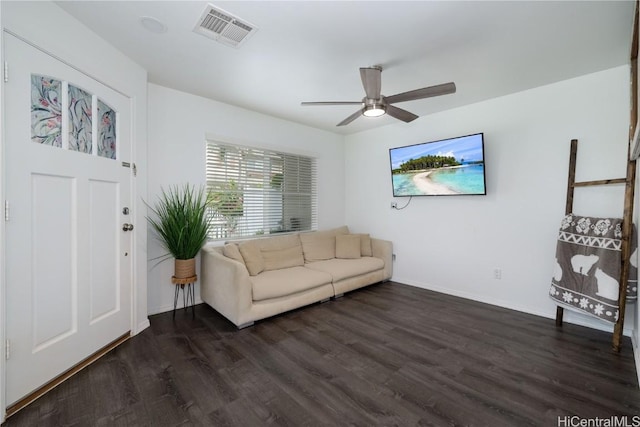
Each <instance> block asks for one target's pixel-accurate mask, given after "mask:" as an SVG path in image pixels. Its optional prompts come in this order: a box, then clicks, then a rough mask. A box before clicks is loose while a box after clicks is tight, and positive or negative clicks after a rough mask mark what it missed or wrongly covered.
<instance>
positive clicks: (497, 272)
mask: <svg viewBox="0 0 640 427" xmlns="http://www.w3.org/2000/svg"><path fill="white" fill-rule="evenodd" d="M493 278H494V279H496V280H500V279H502V270H501V269H500V268H496V269H494V270H493Z"/></svg>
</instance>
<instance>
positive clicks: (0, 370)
mask: <svg viewBox="0 0 640 427" xmlns="http://www.w3.org/2000/svg"><path fill="white" fill-rule="evenodd" d="M0 6H2V5H0ZM53 6H54V7H56V8H57V6H55V5H53ZM4 17H6V13H4V16H3V7H0V22H2V25H0V43H2V46H1V48H0V76H1V77H0V195H1V196H2V197H1V198H0V200H1V202H2V204H3V207H2V210H4V203H5V202H4V201H5V200H6V188H5V185H6V183H5V175H4V174H5V167H4V164H5V161H6V160H7V159H6V156H5V144H6V135H5V129H4V112H5V102H6V100H5V96H4V93H5V88H4V85H5V83H4V72H2V71H3V70H4V63H5V62H4V61H5V52H4V40H5V34H11V35H12V36H14V37H17V38H18V39H20V40H21V41H23V42H25V43H27V44H28V45H30V46H32V47H34V48H36V49H38V50H40V51H41V52H43V53H45V54H47V55H49V56H51V57H53V58H55V59H56V60H58V61H60V62H62V63H64V64H66V65H68V66H70V67H72V68H74V69H76V70H77V71H79V72H81V73H83V74H85V75H87V76H88V77H90V78H92V79H94V80H96V81H98V82H100V83H102V84H104V85H105V86H107V87H109V88H110V89H112V90H114V91H116V92H118V93H120V94H122V95H123V96H125V97H126V98H128V99H129V102H130V106H131V130H130V133H131V134H130V139H131V163H132V165H135V166H136V169H137V176H136V177H134V176H133V174H131V176H130V179H131V200H132V210H134V211H133V213H134V215H133V218H132V219H133V220H134V224H136V225H137V226H136V227H135V228H134V230H133V236H132V243H131V245H132V247H131V257H132V258H131V262H132V265H131V270H132V271H131V295H130V297H131V324H130V330H131V335H132V336H133V335H136V334H138V333H139V332H141V331H143V330H144V329H146V328H147V327H148V326H149V320H148V317H147V265H146V254H147V250H146V248H147V227H146V205H145V204H144V201H143V200H144V199H146V195H147V177H146V162H147V158H146V134H147V130H146V105H147V104H146V95H147V87H146V85H147V82H146V73H145V78H144V89H142V87H141V85H138V87H134V88H129V90H128V91H127V90H124V91H123V90H121V89H119V88H116V87H114V85H112V84H109V83H108V82H105V79H104V78H100V77H99V76H97V75H96V73H94V72H92V70H91V69H89V68H87V67H88V65H87V64H86V63H81V61H80V60H78V61H74V60H73V58H71V59H69V60H67V59H65V58H63V57H61V56H59V55H56V54H55V53H54V52H56V51H57V50H58V46H57V45H56V42H55V41H53V42H48V41H47V40H46V34H26V35H24V36H23V35H21V34H19V33H18V32H16V31H13V30H11V29H8V28H7V26H6V23H5V22H4V20H3V18H4ZM65 19H70V18H68V17H65ZM18 27H19V24H18ZM26 31H27V32H28V30H26ZM20 33H22V31H20ZM93 36H94V37H97V36H95V35H93ZM100 40H101V39H100ZM47 44H48V45H47ZM114 51H115V49H114ZM87 61H90V59H89V60H87ZM74 62H77V64H76V63H74ZM125 68H126V67H125ZM125 72H126V70H125ZM10 75H11V74H10V64H9V78H10ZM136 89H138V90H136ZM127 92H130V93H127ZM5 228H6V224H5V221H4V220H0V252H1V255H0V319H4V318H5V315H6V304H7V301H6V276H5V268H4V267H5V264H6V260H5V254H6V249H7V248H6V231H5ZM5 323H6V322H4V321H2V320H0V348H1V349H2V352H1V353H0V408H2V412H1V416H0V422H4V421H5V418H6V408H7V402H6V392H5V390H6V384H5V382H6V381H5V380H6V375H5V373H6V360H5V357H4V356H5V354H4V353H5V351H6V347H5V344H6V325H5ZM105 344H107V343H105Z"/></svg>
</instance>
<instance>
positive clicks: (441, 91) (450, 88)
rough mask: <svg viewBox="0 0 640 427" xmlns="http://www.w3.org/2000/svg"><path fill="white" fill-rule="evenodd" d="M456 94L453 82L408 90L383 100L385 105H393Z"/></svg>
mask: <svg viewBox="0 0 640 427" xmlns="http://www.w3.org/2000/svg"><path fill="white" fill-rule="evenodd" d="M455 92H456V84H455V83H453V82H450V83H443V84H441V85H436V86H429V87H423V88H422V89H416V90H410V91H409V92H403V93H399V94H397V95H391V96H386V97H385V98H384V99H385V101H386V102H387V104H395V103H396V102H405V101H413V100H414V99H424V98H431V97H432V96H440V95H448V94H450V93H455Z"/></svg>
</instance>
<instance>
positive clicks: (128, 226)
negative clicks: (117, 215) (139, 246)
mask: <svg viewBox="0 0 640 427" xmlns="http://www.w3.org/2000/svg"><path fill="white" fill-rule="evenodd" d="M131 230H133V224H127V223H124V224H122V231H131Z"/></svg>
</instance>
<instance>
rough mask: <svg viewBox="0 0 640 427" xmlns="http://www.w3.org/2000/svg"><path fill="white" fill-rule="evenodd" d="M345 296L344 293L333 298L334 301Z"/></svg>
mask: <svg viewBox="0 0 640 427" xmlns="http://www.w3.org/2000/svg"><path fill="white" fill-rule="evenodd" d="M343 296H344V293H342V294H335V296H334V297H333V299H338V298H342V297H343Z"/></svg>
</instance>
